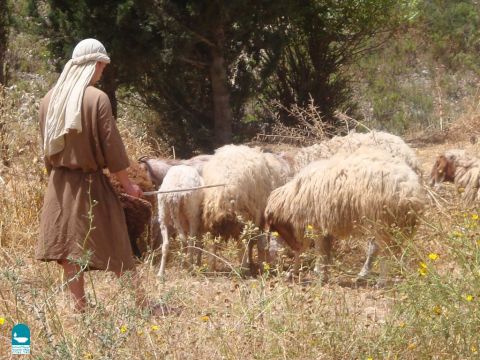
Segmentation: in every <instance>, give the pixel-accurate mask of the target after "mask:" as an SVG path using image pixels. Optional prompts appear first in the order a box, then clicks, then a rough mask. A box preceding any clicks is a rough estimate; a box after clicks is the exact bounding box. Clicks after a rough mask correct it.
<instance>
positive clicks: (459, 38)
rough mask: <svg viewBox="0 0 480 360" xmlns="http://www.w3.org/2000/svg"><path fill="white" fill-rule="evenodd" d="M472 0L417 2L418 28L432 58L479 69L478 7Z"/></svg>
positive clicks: (449, 65)
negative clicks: (418, 6) (419, 5)
mask: <svg viewBox="0 0 480 360" xmlns="http://www.w3.org/2000/svg"><path fill="white" fill-rule="evenodd" d="M478 6H479V5H478V2H477V1H475V0H453V1H452V0H428V1H423V2H422V3H421V7H420V11H421V17H420V19H419V21H420V22H421V29H422V31H424V34H425V40H426V41H427V42H428V43H430V46H431V51H432V54H433V56H434V58H436V59H438V60H439V62H441V63H443V64H444V65H446V66H447V67H449V68H452V69H453V68H462V69H471V70H475V71H476V72H477V73H480V67H479V65H478V61H477V58H478V53H479V51H480V11H479V7H478Z"/></svg>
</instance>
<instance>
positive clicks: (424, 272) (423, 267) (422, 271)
mask: <svg viewBox="0 0 480 360" xmlns="http://www.w3.org/2000/svg"><path fill="white" fill-rule="evenodd" d="M418 265H419V267H418V273H419V274H420V275H421V276H427V272H428V270H427V264H425V263H424V262H420V263H419V264H418Z"/></svg>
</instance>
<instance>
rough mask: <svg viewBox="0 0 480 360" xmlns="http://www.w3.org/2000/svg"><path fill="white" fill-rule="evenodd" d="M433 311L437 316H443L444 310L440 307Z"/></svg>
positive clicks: (435, 307)
mask: <svg viewBox="0 0 480 360" xmlns="http://www.w3.org/2000/svg"><path fill="white" fill-rule="evenodd" d="M432 311H433V313H434V314H435V315H442V308H441V307H440V305H435V306H434V307H433V308H432Z"/></svg>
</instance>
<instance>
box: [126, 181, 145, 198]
mask: <svg viewBox="0 0 480 360" xmlns="http://www.w3.org/2000/svg"><path fill="white" fill-rule="evenodd" d="M125 192H126V193H127V194H128V195H130V196H133V197H136V198H139V197H140V196H142V195H143V191H142V189H140V186H138V185H137V184H134V183H132V182H131V183H130V186H127V188H126V189H125Z"/></svg>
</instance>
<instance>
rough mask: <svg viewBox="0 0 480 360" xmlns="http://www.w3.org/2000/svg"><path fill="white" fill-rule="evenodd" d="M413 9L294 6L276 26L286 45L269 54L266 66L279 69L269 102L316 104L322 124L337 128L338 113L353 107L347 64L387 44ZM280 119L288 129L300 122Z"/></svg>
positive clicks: (388, 4) (403, 5) (391, 2)
mask: <svg viewBox="0 0 480 360" xmlns="http://www.w3.org/2000/svg"><path fill="white" fill-rule="evenodd" d="M411 5H412V4H410V2H408V1H405V2H402V1H400V2H399V1H396V0H380V1H336V0H327V1H324V0H322V1H319V0H305V1H300V2H291V3H290V7H289V10H288V12H286V14H288V15H286V16H285V19H284V21H283V22H282V23H280V25H279V26H278V31H280V32H282V33H283V34H284V37H285V39H286V41H285V44H284V46H282V47H279V48H277V49H269V52H268V53H267V57H266V61H267V62H268V61H270V59H271V58H273V59H274V63H275V64H276V69H275V71H274V75H273V76H272V78H271V79H269V85H268V88H267V91H266V99H275V100H278V101H280V102H281V103H282V105H283V107H285V108H287V109H288V108H290V107H291V105H292V104H296V105H299V106H307V105H308V103H309V102H310V101H311V99H313V102H314V104H315V105H316V106H318V107H319V109H320V111H321V113H322V115H323V119H324V121H326V122H329V123H333V124H335V121H336V120H335V118H334V116H333V113H334V111H335V110H337V109H339V108H342V107H343V108H348V107H350V108H352V107H354V104H353V102H352V101H351V100H350V88H349V78H348V76H347V74H348V72H347V71H346V69H347V67H348V65H349V64H351V63H353V62H354V61H356V60H357V59H358V58H359V57H360V56H362V55H363V54H365V53H366V52H368V51H371V50H373V49H375V48H376V47H378V46H379V45H381V44H382V42H384V41H385V40H386V39H388V37H389V35H390V34H392V32H393V31H395V30H396V29H397V28H398V26H399V25H400V24H402V22H403V21H404V19H405V16H406V14H408V13H409V9H410V6H411ZM277 51H280V52H277ZM281 115H282V116H281V120H282V121H283V122H284V123H286V124H289V125H293V124H294V123H295V121H296V120H295V119H294V118H292V117H291V116H290V115H289V114H288V113H287V112H283V113H282V114H281Z"/></svg>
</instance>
